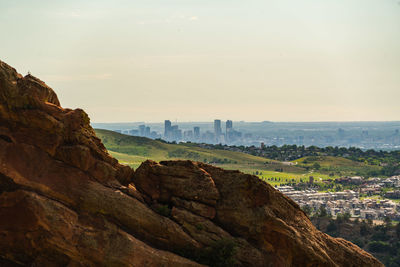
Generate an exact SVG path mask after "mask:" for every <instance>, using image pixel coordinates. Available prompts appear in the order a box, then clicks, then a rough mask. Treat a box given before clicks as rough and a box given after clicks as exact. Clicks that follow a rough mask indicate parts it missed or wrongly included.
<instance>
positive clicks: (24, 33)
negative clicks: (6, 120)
mask: <svg viewBox="0 0 400 267" xmlns="http://www.w3.org/2000/svg"><path fill="white" fill-rule="evenodd" d="M0 32H1V33H2V34H1V39H0V60H2V61H5V62H6V63H8V64H10V65H11V66H13V67H15V68H16V69H17V70H18V72H20V73H21V74H24V75H25V74H27V72H28V71H30V72H31V73H32V75H34V76H36V77H38V78H40V79H42V80H43V81H44V82H46V83H47V84H48V85H49V86H51V87H52V88H53V89H54V90H55V91H56V93H57V94H58V97H59V99H60V102H61V104H62V106H63V107H69V108H78V107H79V108H82V109H84V110H85V111H86V112H87V113H88V114H89V116H90V118H91V121H92V122H134V121H145V122H160V121H163V120H164V119H170V120H174V121H175V120H176V121H181V122H184V121H211V120H213V119H215V118H219V119H222V120H226V119H232V120H235V121H239V120H245V121H264V120H269V121H389V120H400V1H399V0H324V1H321V0H290V1H289V0H247V1H244V0H229V1H228V0H168V1H167V0H134V1H131V0H126V1H122V0H109V1H104V0H96V1H82V0H79V1H78V0H68V1H60V0H59V1H55V0H51V1H49V0H41V1H31V0H29V1H28V0H25V1H24V0H18V1H16V0H1V1H0Z"/></svg>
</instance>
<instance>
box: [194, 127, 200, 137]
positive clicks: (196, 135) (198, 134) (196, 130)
mask: <svg viewBox="0 0 400 267" xmlns="http://www.w3.org/2000/svg"><path fill="white" fill-rule="evenodd" d="M193 133H194V139H195V140H199V139H200V127H197V126H196V127H194V128H193Z"/></svg>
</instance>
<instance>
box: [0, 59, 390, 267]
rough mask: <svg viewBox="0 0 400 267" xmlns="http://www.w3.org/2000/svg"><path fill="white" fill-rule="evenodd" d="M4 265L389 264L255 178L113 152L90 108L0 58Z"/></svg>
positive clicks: (0, 246) (0, 260)
mask: <svg viewBox="0 0 400 267" xmlns="http://www.w3.org/2000/svg"><path fill="white" fill-rule="evenodd" d="M0 218H1V219H0V266H20V265H21V266H24V265H32V264H35V265H36V266H200V265H201V264H209V265H215V266H224V265H225V266H232V265H238V266H382V264H381V263H380V262H378V261H377V260H376V259H375V258H374V257H372V256H371V255H370V254H368V253H366V252H365V251H363V250H361V249H360V248H358V247H357V246H355V245H353V244H352V243H350V242H347V241H345V240H343V239H335V238H332V237H330V236H328V235H326V234H323V233H321V232H319V231H318V230H316V229H315V227H314V226H313V225H312V223H311V222H310V220H309V219H308V218H307V216H306V215H305V214H304V213H303V212H302V211H301V210H300V209H299V207H298V206H297V205H296V204H295V203H294V202H293V201H291V200H290V199H288V198H286V197H285V196H283V195H282V194H281V193H279V192H278V191H276V190H275V189H273V188H272V187H271V186H269V185H268V184H266V183H264V182H262V181H260V180H259V179H258V178H257V177H255V176H251V175H246V174H243V173H240V172H238V171H225V170H223V169H220V168H216V167H213V166H210V165H206V164H202V163H196V162H191V161H167V162H160V163H156V162H152V161H147V162H145V163H143V164H142V165H141V166H140V167H139V168H138V169H137V170H136V171H135V172H134V171H133V170H132V169H130V168H129V167H126V166H123V165H120V164H119V163H118V162H117V161H116V160H115V159H113V158H112V157H110V156H109V154H108V153H107V151H106V149H105V148H104V146H103V145H102V143H101V141H100V140H99V139H98V138H97V137H96V136H95V134H94V131H93V129H92V128H91V127H90V124H89V118H88V116H87V114H86V113H85V112H84V111H82V110H80V109H76V110H70V109H63V108H62V107H61V106H60V103H59V101H58V98H57V96H56V94H55V93H54V92H53V90H52V89H51V88H49V87H48V86H46V85H45V84H44V83H43V82H42V81H40V80H39V79H37V78H35V77H33V76H31V75H27V76H25V77H22V76H21V75H20V74H18V73H17V72H16V71H15V70H14V69H13V68H11V67H10V66H8V65H7V64H5V63H3V62H1V61H0Z"/></svg>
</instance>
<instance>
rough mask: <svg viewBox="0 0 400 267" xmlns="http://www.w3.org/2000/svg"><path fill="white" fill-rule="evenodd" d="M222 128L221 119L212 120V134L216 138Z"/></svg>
mask: <svg viewBox="0 0 400 267" xmlns="http://www.w3.org/2000/svg"><path fill="white" fill-rule="evenodd" d="M221 133H222V129H221V120H214V134H215V137H216V138H217V139H218V137H219V136H220V135H221Z"/></svg>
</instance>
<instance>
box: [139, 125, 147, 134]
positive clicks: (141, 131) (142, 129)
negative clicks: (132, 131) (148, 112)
mask: <svg viewBox="0 0 400 267" xmlns="http://www.w3.org/2000/svg"><path fill="white" fill-rule="evenodd" d="M145 128H146V125H139V135H140V136H144V134H145Z"/></svg>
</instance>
